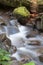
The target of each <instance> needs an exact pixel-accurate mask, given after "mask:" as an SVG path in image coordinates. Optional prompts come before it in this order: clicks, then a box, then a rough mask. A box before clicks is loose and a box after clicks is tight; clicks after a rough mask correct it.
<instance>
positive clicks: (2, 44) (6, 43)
mask: <svg viewBox="0 0 43 65" xmlns="http://www.w3.org/2000/svg"><path fill="white" fill-rule="evenodd" d="M0 48H2V49H5V50H7V51H9V52H10V53H15V52H16V50H17V49H16V47H15V46H12V45H11V41H10V40H9V39H8V38H7V37H6V35H5V34H1V35H0Z"/></svg>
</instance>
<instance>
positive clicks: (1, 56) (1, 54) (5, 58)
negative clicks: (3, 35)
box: [0, 48, 11, 65]
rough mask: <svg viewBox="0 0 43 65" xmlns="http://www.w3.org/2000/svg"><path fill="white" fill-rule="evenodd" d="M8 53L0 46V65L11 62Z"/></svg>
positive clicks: (7, 64)
mask: <svg viewBox="0 0 43 65" xmlns="http://www.w3.org/2000/svg"><path fill="white" fill-rule="evenodd" d="M9 55H10V54H9V53H8V52H7V51H6V50H3V49H1V48H0V65H9V64H10V63H11V58H10V56H9Z"/></svg>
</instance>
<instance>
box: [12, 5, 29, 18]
mask: <svg viewBox="0 0 43 65" xmlns="http://www.w3.org/2000/svg"><path fill="white" fill-rule="evenodd" d="M13 14H18V15H21V16H24V17H27V16H28V17H30V12H29V11H28V10H27V9H26V7H24V6H22V7H18V8H15V9H14V11H13Z"/></svg>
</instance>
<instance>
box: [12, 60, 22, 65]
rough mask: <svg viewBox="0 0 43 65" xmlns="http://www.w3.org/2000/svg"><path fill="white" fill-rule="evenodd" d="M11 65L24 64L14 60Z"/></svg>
mask: <svg viewBox="0 0 43 65" xmlns="http://www.w3.org/2000/svg"><path fill="white" fill-rule="evenodd" d="M11 65H22V63H21V62H19V61H14V60H13V61H12V64H11Z"/></svg>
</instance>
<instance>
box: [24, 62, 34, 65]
mask: <svg viewBox="0 0 43 65" xmlns="http://www.w3.org/2000/svg"><path fill="white" fill-rule="evenodd" d="M24 65H35V63H34V62H29V63H26V64H24Z"/></svg>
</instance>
